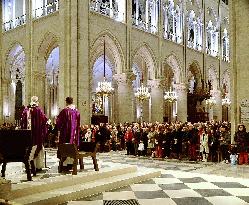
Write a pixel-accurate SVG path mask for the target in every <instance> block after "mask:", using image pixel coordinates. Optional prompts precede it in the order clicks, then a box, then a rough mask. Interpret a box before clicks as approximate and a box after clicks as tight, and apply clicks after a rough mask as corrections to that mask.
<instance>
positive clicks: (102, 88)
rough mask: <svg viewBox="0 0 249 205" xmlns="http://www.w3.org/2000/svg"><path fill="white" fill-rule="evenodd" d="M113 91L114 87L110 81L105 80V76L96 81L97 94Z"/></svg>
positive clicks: (107, 93) (108, 93)
mask: <svg viewBox="0 0 249 205" xmlns="http://www.w3.org/2000/svg"><path fill="white" fill-rule="evenodd" d="M113 91H114V88H113V87H112V83H111V82H107V81H106V78H105V77H104V80H103V81H101V82H98V87H97V88H96V92H97V94H100V95H110V94H112V92H113Z"/></svg>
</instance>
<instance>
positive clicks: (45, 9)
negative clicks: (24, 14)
mask: <svg viewBox="0 0 249 205" xmlns="http://www.w3.org/2000/svg"><path fill="white" fill-rule="evenodd" d="M58 10H59V0H55V1H53V2H51V3H49V4H46V5H44V6H42V7H39V8H36V9H34V10H33V17H34V18H35V19H37V18H40V17H43V16H47V15H49V14H51V13H54V12H56V11H58Z"/></svg>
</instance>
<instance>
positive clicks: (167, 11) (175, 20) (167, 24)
mask: <svg viewBox="0 0 249 205" xmlns="http://www.w3.org/2000/svg"><path fill="white" fill-rule="evenodd" d="M163 12H164V38H165V39H169V40H172V41H174V42H177V43H181V42H182V18H183V17H182V6H179V5H176V6H174V1H173V0H169V1H168V2H166V3H165V5H164V6H163Z"/></svg>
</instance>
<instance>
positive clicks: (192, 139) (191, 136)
mask: <svg viewBox="0 0 249 205" xmlns="http://www.w3.org/2000/svg"><path fill="white" fill-rule="evenodd" d="M187 138H188V144H189V160H190V161H196V160H197V155H196V149H197V142H198V139H197V138H198V131H197V130H196V129H195V128H194V126H193V125H192V124H189V126H188V137H187Z"/></svg>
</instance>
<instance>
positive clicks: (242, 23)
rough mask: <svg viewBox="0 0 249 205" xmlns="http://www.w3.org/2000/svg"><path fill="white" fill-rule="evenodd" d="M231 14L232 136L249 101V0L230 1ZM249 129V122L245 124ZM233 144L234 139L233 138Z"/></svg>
mask: <svg viewBox="0 0 249 205" xmlns="http://www.w3.org/2000/svg"><path fill="white" fill-rule="evenodd" d="M228 2H229V14H230V20H229V24H230V29H229V36H230V46H231V47H230V51H231V56H230V58H231V62H230V73H231V88H232V89H231V101H232V103H231V123H232V130H231V131H232V135H231V136H233V134H234V132H235V131H236V128H237V124H238V123H240V105H241V101H242V100H243V99H245V100H249V92H248V89H247V87H246V86H247V82H248V79H249V72H248V65H249V50H248V47H249V41H248V36H247V35H248V31H249V29H248V28H249V21H248V19H249V12H248V10H249V2H248V0H240V1H228ZM244 124H245V126H246V128H247V129H249V122H247V123H244ZM232 142H233V138H232Z"/></svg>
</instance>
